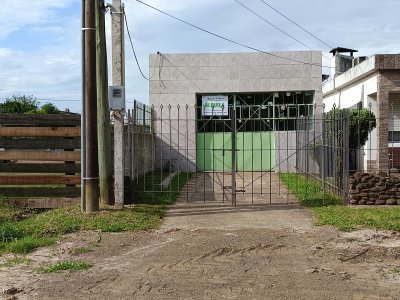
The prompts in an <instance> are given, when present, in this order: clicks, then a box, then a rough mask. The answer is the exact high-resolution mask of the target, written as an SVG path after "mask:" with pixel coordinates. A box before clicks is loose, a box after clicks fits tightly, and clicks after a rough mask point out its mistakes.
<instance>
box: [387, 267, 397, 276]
mask: <svg viewBox="0 0 400 300" xmlns="http://www.w3.org/2000/svg"><path fill="white" fill-rule="evenodd" d="M389 271H390V272H392V273H396V274H400V267H394V268H392V269H390V270H389Z"/></svg>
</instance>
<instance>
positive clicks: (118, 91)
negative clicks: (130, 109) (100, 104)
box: [108, 85, 125, 111]
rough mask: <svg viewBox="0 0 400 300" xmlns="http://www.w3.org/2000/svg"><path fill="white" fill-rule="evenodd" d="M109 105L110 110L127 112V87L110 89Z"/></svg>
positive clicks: (111, 87) (118, 86)
mask: <svg viewBox="0 0 400 300" xmlns="http://www.w3.org/2000/svg"><path fill="white" fill-rule="evenodd" d="M108 105H109V106H110V110H119V111H121V110H125V87H124V86H120V85H114V86H110V87H109V88H108Z"/></svg>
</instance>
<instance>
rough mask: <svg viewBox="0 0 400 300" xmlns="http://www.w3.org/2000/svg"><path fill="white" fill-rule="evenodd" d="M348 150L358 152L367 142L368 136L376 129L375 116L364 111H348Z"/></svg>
mask: <svg viewBox="0 0 400 300" xmlns="http://www.w3.org/2000/svg"><path fill="white" fill-rule="evenodd" d="M349 127H350V134H349V148H350V150H358V149H360V148H361V147H362V146H364V145H365V143H366V142H367V140H368V135H369V134H370V132H371V131H372V130H373V129H374V128H375V127H376V118H375V114H374V113H373V112H372V111H370V110H368V109H366V108H363V109H350V110H349Z"/></svg>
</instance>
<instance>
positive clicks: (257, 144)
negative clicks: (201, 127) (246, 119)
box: [196, 131, 275, 172]
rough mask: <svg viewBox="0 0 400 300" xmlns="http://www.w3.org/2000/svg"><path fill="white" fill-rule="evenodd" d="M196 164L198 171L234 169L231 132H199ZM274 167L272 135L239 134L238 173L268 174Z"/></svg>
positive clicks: (268, 133) (237, 138) (273, 140)
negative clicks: (255, 172) (254, 172)
mask: <svg viewBox="0 0 400 300" xmlns="http://www.w3.org/2000/svg"><path fill="white" fill-rule="evenodd" d="M196 161H197V168H198V170H199V171H218V172H229V171H231V170H232V135H231V133H229V132H227V133H222V132H215V133H197V136H196ZM274 165H275V135H274V133H273V132H270V131H265V132H238V133H236V171H269V170H272V169H273V168H274Z"/></svg>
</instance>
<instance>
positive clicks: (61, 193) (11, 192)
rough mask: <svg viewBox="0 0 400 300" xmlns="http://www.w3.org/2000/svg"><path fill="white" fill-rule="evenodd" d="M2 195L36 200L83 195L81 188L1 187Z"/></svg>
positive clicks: (0, 192) (0, 193)
mask: <svg viewBox="0 0 400 300" xmlns="http://www.w3.org/2000/svg"><path fill="white" fill-rule="evenodd" d="M0 195H3V196H4V197H13V198H17V197H21V198H35V197H55V198H57V197H66V198H76V197H79V196H80V195H81V188H80V187H75V186H73V187H69V186H68V187H62V188H61V187H35V188H32V187H1V186H0Z"/></svg>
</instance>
